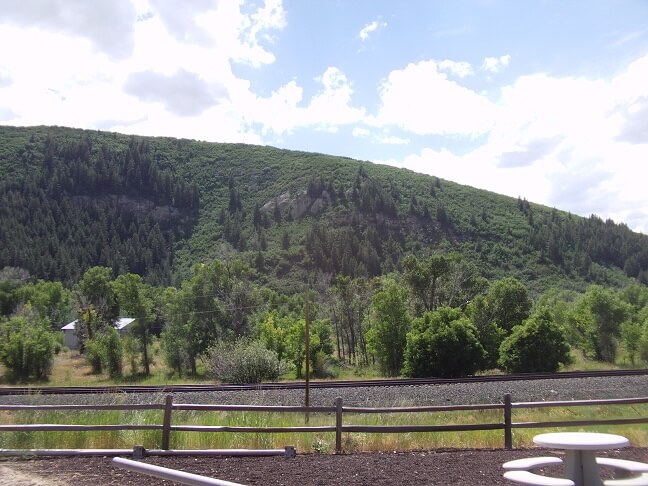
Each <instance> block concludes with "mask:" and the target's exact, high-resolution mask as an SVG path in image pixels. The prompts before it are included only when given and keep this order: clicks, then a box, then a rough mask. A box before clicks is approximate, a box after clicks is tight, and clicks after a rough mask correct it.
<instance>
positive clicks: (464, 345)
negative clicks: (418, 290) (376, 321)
mask: <svg viewBox="0 0 648 486" xmlns="http://www.w3.org/2000/svg"><path fill="white" fill-rule="evenodd" d="M483 359H484V348H483V347H482V345H481V344H480V343H479V340H478V339H477V329H475V326H473V325H472V323H471V322H470V321H469V320H468V319H467V318H466V317H465V316H464V315H463V314H462V312H461V311H460V310H458V309H451V308H449V307H444V308H441V309H438V310H436V311H432V312H426V313H425V314H424V315H423V317H420V318H418V319H414V321H412V329H411V331H410V332H408V333H407V344H406V346H405V365H404V366H403V374H404V375H406V376H410V377H414V378H420V377H427V376H439V377H442V378H452V377H456V376H464V375H470V374H473V373H474V372H475V370H477V369H478V366H479V363H481V362H482V360H483Z"/></svg>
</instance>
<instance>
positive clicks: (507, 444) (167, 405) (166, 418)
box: [0, 394, 648, 454]
mask: <svg viewBox="0 0 648 486" xmlns="http://www.w3.org/2000/svg"><path fill="white" fill-rule="evenodd" d="M645 403H648V397H643V398H620V399H609V400H574V401H546V402H512V401H511V396H510V395H509V394H507V395H504V397H503V400H502V402H501V403H495V404H474V405H444V406H429V407H391V408H369V407H347V406H344V404H343V401H342V398H337V399H336V400H335V404H334V406H332V407H301V406H269V405H268V406H266V405H204V404H186V403H173V397H172V396H171V395H168V396H167V397H166V398H165V401H164V403H163V404H149V405H141V404H140V405H1V404H0V411H54V410H69V411H87V410H98V411H99V410H124V411H128V410H131V411H132V410H161V411H162V412H163V414H162V423H161V424H152V425H151V424H149V425H137V424H128V425H119V424H114V425H113V424H111V425H65V424H11V425H3V424H0V433H1V432H29V431H101V430H113V431H114V430H159V431H160V432H161V435H162V450H163V451H167V450H169V444H170V438H171V433H172V432H200V433H207V432H211V433H213V432H239V433H245V432H253V433H291V434H295V433H312V432H318V433H323V432H328V433H335V451H336V453H337V454H340V453H342V434H343V433H378V434H380V433H397V434H398V433H410V432H439V433H440V432H463V431H480V430H502V432H503V439H504V440H503V445H504V448H506V449H512V448H513V429H516V428H542V427H582V426H594V425H628V424H643V423H648V417H645V416H637V417H635V418H624V419H595V420H571V421H566V420H559V421H544V422H513V420H512V412H513V409H534V408H547V407H583V406H599V407H600V406H611V405H635V404H645ZM471 410H472V411H485V410H499V411H500V412H501V417H502V420H501V421H498V422H495V423H478V424H452V425H350V424H345V422H344V414H394V413H443V412H459V411H471ZM175 411H202V412H209V411H225V412H274V413H303V414H315V413H325V414H330V415H333V414H334V415H335V424H334V425H326V426H308V425H306V426H296V427H240V426H216V425H213V426H211V425H173V421H172V418H173V412H175ZM639 415H640V414H639ZM0 454H2V451H1V450H0Z"/></svg>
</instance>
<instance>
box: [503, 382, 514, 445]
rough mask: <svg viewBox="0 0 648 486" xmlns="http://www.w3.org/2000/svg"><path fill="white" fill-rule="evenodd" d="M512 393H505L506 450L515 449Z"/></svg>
mask: <svg viewBox="0 0 648 486" xmlns="http://www.w3.org/2000/svg"><path fill="white" fill-rule="evenodd" d="M511 412H512V406H511V394H510V393H507V394H505V395H504V448H505V449H506V450H509V451H510V450H511V449H513V427H512V425H511V424H512V420H511V415H512V414H511Z"/></svg>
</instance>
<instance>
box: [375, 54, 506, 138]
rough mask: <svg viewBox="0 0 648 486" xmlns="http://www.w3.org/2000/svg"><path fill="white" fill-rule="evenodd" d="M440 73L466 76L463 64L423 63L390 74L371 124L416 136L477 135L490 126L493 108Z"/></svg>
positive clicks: (486, 99) (478, 96)
mask: <svg viewBox="0 0 648 486" xmlns="http://www.w3.org/2000/svg"><path fill="white" fill-rule="evenodd" d="M442 70H451V71H452V72H453V73H465V72H466V65H465V63H449V62H447V61H444V62H440V63H439V62H437V61H433V60H431V61H422V62H419V63H417V64H409V65H407V67H405V68H404V69H400V70H396V71H392V72H391V73H389V76H388V77H387V79H386V80H385V81H383V83H382V84H381V86H380V97H381V107H380V109H379V112H378V115H377V116H376V117H375V118H373V119H372V120H371V123H373V124H375V125H378V126H385V125H396V126H398V127H400V128H402V129H403V130H406V131H410V132H412V133H416V134H418V135H432V134H438V135H450V134H458V135H466V136H476V135H480V134H483V133H486V132H488V131H489V130H490V129H491V127H492V126H493V122H494V116H495V106H494V105H493V104H492V103H491V102H490V101H489V100H488V98H486V97H485V96H482V95H480V94H478V93H476V92H474V91H472V90H470V89H468V88H466V87H464V86H462V85H460V84H458V83H457V82H455V81H452V80H450V79H448V76H447V75H446V74H445V73H444V72H442Z"/></svg>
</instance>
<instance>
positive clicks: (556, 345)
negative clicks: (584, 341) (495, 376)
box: [499, 309, 571, 373]
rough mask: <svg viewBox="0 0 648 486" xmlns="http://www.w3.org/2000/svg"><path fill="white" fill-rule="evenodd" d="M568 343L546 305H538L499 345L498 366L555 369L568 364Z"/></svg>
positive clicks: (519, 370) (523, 369)
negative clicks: (533, 312)
mask: <svg viewBox="0 0 648 486" xmlns="http://www.w3.org/2000/svg"><path fill="white" fill-rule="evenodd" d="M570 362H571V356H570V354H569V344H567V338H566V336H565V332H564V331H563V330H562V328H561V327H560V326H559V325H558V324H556V323H555V322H554V321H553V319H552V317H551V314H550V313H549V311H548V310H547V309H540V310H539V311H537V312H536V313H535V314H533V315H532V316H531V317H529V319H527V320H526V321H525V322H524V324H522V325H520V326H515V327H514V328H513V332H512V333H511V335H510V336H509V337H507V338H506V339H505V340H504V342H503V343H502V345H501V346H500V358H499V365H500V367H501V368H502V369H503V370H504V371H506V372H509V373H536V372H543V371H548V372H553V371H558V368H559V367H560V365H561V364H569V363H570Z"/></svg>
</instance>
